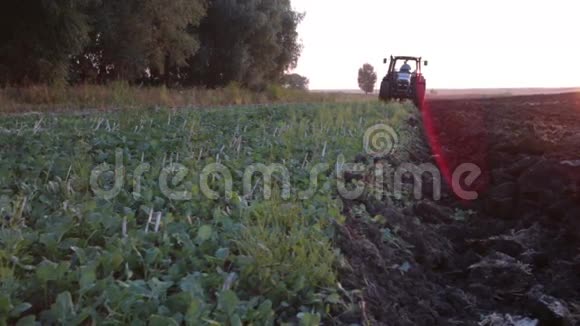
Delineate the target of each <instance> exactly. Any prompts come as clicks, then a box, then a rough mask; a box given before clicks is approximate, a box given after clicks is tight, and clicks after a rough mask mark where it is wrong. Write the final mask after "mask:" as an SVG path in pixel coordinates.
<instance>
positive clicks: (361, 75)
mask: <svg viewBox="0 0 580 326" xmlns="http://www.w3.org/2000/svg"><path fill="white" fill-rule="evenodd" d="M376 83H377V74H376V73H375V68H374V67H373V66H371V65H370V64H368V63H365V64H364V65H363V66H362V68H360V69H359V70H358V87H360V89H361V90H362V91H363V92H365V94H369V93H372V92H373V91H374V90H375V84H376Z"/></svg>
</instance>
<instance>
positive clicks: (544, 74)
mask: <svg viewBox="0 0 580 326" xmlns="http://www.w3.org/2000/svg"><path fill="white" fill-rule="evenodd" d="M292 5H293V7H294V9H295V10H297V11H299V12H304V13H306V16H305V18H304V20H303V22H302V23H301V24H300V26H299V29H298V32H299V34H300V39H301V41H302V43H303V46H304V49H303V52H302V56H301V57H300V60H299V62H298V67H297V68H296V69H295V72H297V73H299V74H302V75H304V76H306V77H308V78H309V79H310V88H311V89H358V84H357V75H358V69H359V68H360V67H361V66H362V65H363V64H364V63H366V62H368V63H370V64H372V65H373V66H374V67H375V70H376V71H377V75H378V76H379V81H380V79H381V78H382V77H383V76H384V75H385V73H386V69H387V68H388V66H387V65H383V62H382V59H383V58H385V57H389V56H390V55H410V56H421V57H423V58H424V59H426V60H428V61H429V66H428V67H424V68H423V73H424V74H425V76H426V78H427V87H428V88H511V87H523V88H529V87H578V86H580V35H579V34H580V1H579V0H527V1H526V0H483V1H482V0H470V1H465V0H415V1H404V0H398V1H393V0H292ZM377 84H378V83H377ZM377 87H378V86H377Z"/></svg>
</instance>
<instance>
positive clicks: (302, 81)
mask: <svg viewBox="0 0 580 326" xmlns="http://www.w3.org/2000/svg"><path fill="white" fill-rule="evenodd" d="M281 84H282V86H284V87H286V88H290V89H299V90H304V91H305V90H308V85H309V84H310V81H309V80H308V78H306V77H304V76H300V75H299V74H288V75H284V77H282V80H281Z"/></svg>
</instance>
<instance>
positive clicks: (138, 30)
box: [73, 0, 205, 83]
mask: <svg viewBox="0 0 580 326" xmlns="http://www.w3.org/2000/svg"><path fill="white" fill-rule="evenodd" d="M88 12H89V16H90V17H91V18H92V32H91V34H90V39H91V43H90V44H89V46H87V47H86V48H85V50H84V51H83V53H81V54H80V55H79V56H76V57H75V58H74V59H73V65H74V66H75V70H76V72H77V76H78V79H79V80H80V81H86V79H91V78H96V79H97V81H101V82H103V81H107V80H111V79H121V80H129V81H135V80H136V79H148V80H153V81H155V80H157V81H163V82H165V83H168V82H169V81H170V80H171V79H178V78H179V77H178V76H176V75H177V74H178V73H179V68H183V67H185V66H187V64H188V62H187V59H188V58H190V57H191V56H193V55H194V54H195V53H196V52H197V50H198V49H199V47H200V44H199V40H198V38H197V35H196V33H195V28H196V27H197V26H198V25H199V23H200V21H201V19H202V18H203V17H204V15H205V4H204V1H203V0H147V1H142V0H112V1H105V0H93V1H92V6H91V7H90V8H89V10H88Z"/></svg>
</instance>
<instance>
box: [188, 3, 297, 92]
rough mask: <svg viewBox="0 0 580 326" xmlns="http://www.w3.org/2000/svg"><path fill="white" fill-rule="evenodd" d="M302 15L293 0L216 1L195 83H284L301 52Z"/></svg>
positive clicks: (195, 64)
mask: <svg viewBox="0 0 580 326" xmlns="http://www.w3.org/2000/svg"><path fill="white" fill-rule="evenodd" d="M302 18H303V15H302V14H300V13H297V12H295V11H293V10H292V6H291V3H290V0H278V1H263V0H213V1H210V2H209V4H208V10H207V16H206V17H205V18H204V19H203V21H202V23H201V25H200V28H199V37H200V41H201V48H200V51H199V52H198V53H197V54H196V55H195V57H193V58H192V59H191V60H190V68H189V74H190V76H189V78H188V79H189V82H191V83H192V84H196V83H197V84H199V83H202V84H205V85H206V86H209V87H220V86H225V85H227V84H229V83H231V82H238V83H240V84H241V85H243V86H247V87H251V88H255V89H260V88H263V87H264V86H265V85H266V84H268V83H272V82H278V81H279V80H280V78H282V76H283V75H284V73H285V72H286V71H287V70H289V69H292V68H294V67H295V66H296V63H297V61H298V57H299V56H300V52H301V50H302V46H301V44H300V43H299V42H298V33H297V30H296V28H297V26H298V24H299V22H300V21H301V20H302Z"/></svg>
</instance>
